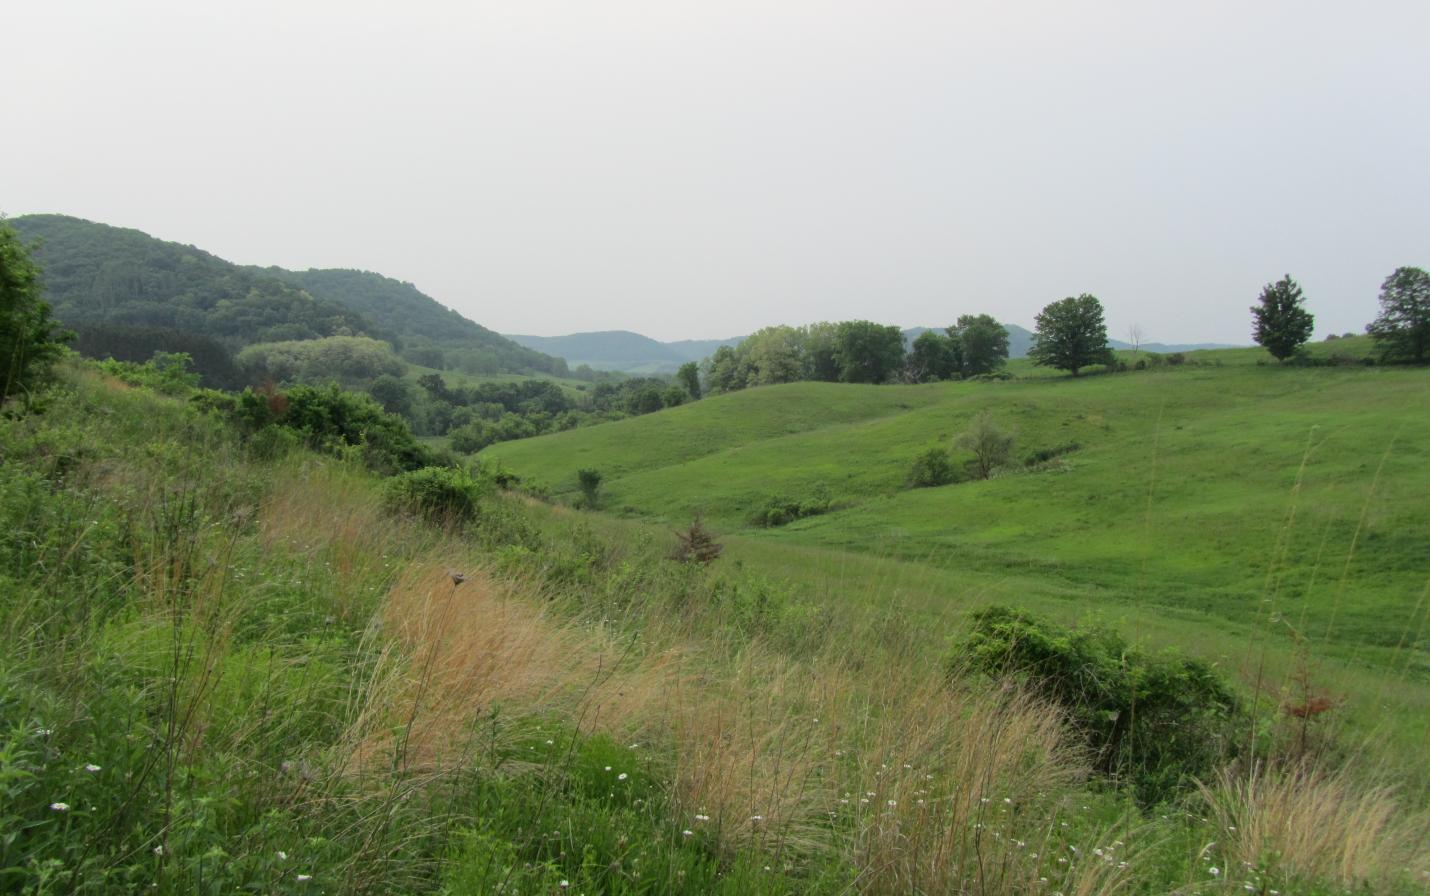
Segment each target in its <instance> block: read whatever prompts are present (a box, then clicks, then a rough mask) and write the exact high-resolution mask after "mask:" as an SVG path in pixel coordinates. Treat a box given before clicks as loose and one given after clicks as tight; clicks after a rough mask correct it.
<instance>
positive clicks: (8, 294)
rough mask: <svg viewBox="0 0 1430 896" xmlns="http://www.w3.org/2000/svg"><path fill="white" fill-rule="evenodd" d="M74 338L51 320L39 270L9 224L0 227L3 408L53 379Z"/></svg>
mask: <svg viewBox="0 0 1430 896" xmlns="http://www.w3.org/2000/svg"><path fill="white" fill-rule="evenodd" d="M68 338H69V334H68V333H66V332H64V331H63V330H61V329H60V328H59V326H58V325H57V324H56V323H55V322H54V321H53V320H52V319H51V318H50V306H49V303H48V302H46V301H45V300H44V298H43V297H42V290H41V287H40V269H39V267H38V266H37V265H36V264H35V263H34V261H32V260H31V258H30V251H29V249H28V248H27V247H26V246H25V244H24V243H22V242H20V236H19V234H17V233H16V232H15V230H14V228H12V227H11V226H10V225H9V224H7V223H6V222H4V221H0V405H3V404H4V403H5V402H6V401H8V400H9V399H10V398H12V397H15V396H28V395H29V394H30V393H31V391H32V390H33V389H34V388H35V386H36V385H38V384H39V383H40V382H42V381H43V380H44V379H45V377H46V376H47V375H48V374H49V370H50V365H51V364H53V363H54V361H55V359H56V358H58V357H59V356H60V354H61V353H62V352H63V351H64V342H65V341H66V340H67V339H68Z"/></svg>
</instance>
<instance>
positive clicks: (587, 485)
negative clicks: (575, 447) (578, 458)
mask: <svg viewBox="0 0 1430 896" xmlns="http://www.w3.org/2000/svg"><path fill="white" fill-rule="evenodd" d="M604 478H605V477H603V476H602V475H601V471H600V470H590V469H587V470H577V471H576V485H577V486H578V487H580V489H581V497H582V499H583V500H584V501H585V502H586V506H587V507H589V508H591V509H592V510H594V509H595V508H596V502H597V501H599V500H600V498H601V480H602V479H604Z"/></svg>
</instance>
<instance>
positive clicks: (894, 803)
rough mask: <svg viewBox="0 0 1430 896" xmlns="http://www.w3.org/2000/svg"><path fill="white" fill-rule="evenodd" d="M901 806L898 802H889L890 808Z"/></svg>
mask: <svg viewBox="0 0 1430 896" xmlns="http://www.w3.org/2000/svg"><path fill="white" fill-rule="evenodd" d="M898 804H899V801H898V800H889V808H890V809H892V808H894V807H895V806H897V805H898Z"/></svg>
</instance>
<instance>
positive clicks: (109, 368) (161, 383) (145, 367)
mask: <svg viewBox="0 0 1430 896" xmlns="http://www.w3.org/2000/svg"><path fill="white" fill-rule="evenodd" d="M192 367H193V361H192V359H191V358H190V357H189V356H188V355H186V354H184V353H183V352H155V353H154V357H153V358H151V359H150V360H149V361H147V362H146V363H144V364H135V363H134V362H133V361H115V360H112V359H111V360H108V361H101V362H99V369H100V370H103V371H104V372H105V373H107V374H109V375H110V376H112V377H114V378H116V379H118V380H120V381H121V382H124V383H128V384H129V385H131V386H147V387H148V388H150V389H153V390H154V391H155V392H161V393H163V394H165V395H186V394H188V393H189V392H192V391H193V390H194V389H196V388H198V385H199V375H198V374H197V373H195V372H193V371H192V369H191V368H192Z"/></svg>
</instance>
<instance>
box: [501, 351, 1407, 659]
mask: <svg viewBox="0 0 1430 896" xmlns="http://www.w3.org/2000/svg"><path fill="white" fill-rule="evenodd" d="M985 410H986V411H989V412H990V413H992V414H993V415H994V417H995V418H996V419H997V420H998V421H999V422H1001V423H1002V424H1004V425H1005V426H1009V427H1012V428H1015V429H1016V431H1017V443H1016V446H1015V459H1016V460H1019V461H1021V460H1022V459H1023V458H1025V457H1026V456H1027V455H1029V454H1030V453H1032V452H1035V451H1039V450H1045V449H1064V448H1067V447H1068V446H1071V445H1076V446H1078V447H1077V448H1076V449H1075V450H1071V451H1069V452H1068V453H1066V454H1064V455H1063V456H1062V457H1060V458H1058V459H1057V460H1055V461H1053V462H1052V463H1050V464H1049V465H1047V466H1046V467H1045V468H1044V469H1041V470H1038V471H1028V470H1018V471H1010V472H1009V474H1007V475H1001V476H999V477H997V478H995V479H993V480H991V481H987V482H982V481H969V482H961V483H956V484H952V485H947V486H943V487H939V488H931V489H910V488H907V487H906V485H905V478H906V476H907V473H908V470H909V466H910V464H911V462H912V460H913V458H914V456H915V455H916V454H918V453H919V452H921V451H922V450H924V449H926V448H928V447H930V446H934V445H948V444H950V442H951V440H952V438H953V436H954V435H955V434H957V433H958V432H959V431H961V430H962V429H964V428H965V427H966V426H967V425H968V422H969V421H970V420H971V419H972V417H973V416H974V415H975V414H977V413H978V412H980V411H985ZM1426 444H1430V375H1427V373H1426V372H1425V371H1423V370H1410V369H1390V368H1360V367H1352V368H1334V369H1327V368H1312V369H1283V368H1278V367H1257V366H1255V365H1254V364H1249V365H1244V366H1228V367H1223V368H1213V367H1182V368H1167V369H1163V370H1161V371H1154V372H1142V373H1128V374H1122V375H1116V376H1097V377H1086V378H1081V379H1078V380H1071V379H1065V378H1064V379H1048V380H1027V381H1019V380H1014V381H1010V382H1002V383H951V384H938V385H930V386H920V387H850V386H843V385H837V384H823V383H801V384H793V385H788V386H776V387H769V388H762V389H752V390H746V391H744V392H739V393H734V394H730V395H726V396H719V397H716V398H712V399H707V400H705V401H702V402H698V403H696V404H694V405H690V406H686V407H682V408H677V409H675V410H672V411H666V412H662V413H660V414H656V415H652V416H650V417H646V418H641V419H636V420H629V421H623V422H622V423H620V424H615V425H611V426H605V427H599V428H596V429H590V430H580V431H573V432H568V433H560V434H557V435H552V436H546V437H542V438H539V439H532V440H527V441H522V442H516V443H509V444H503V445H498V446H494V447H493V448H491V449H488V452H489V453H490V454H491V455H492V456H493V457H496V458H500V459H501V461H502V462H503V463H504V464H506V465H507V466H509V467H510V468H511V469H513V470H514V471H515V472H517V473H519V474H523V475H527V476H530V477H533V478H535V479H536V480H538V481H542V482H545V483H548V484H549V485H550V486H551V488H552V491H553V492H554V493H555V494H556V495H558V496H560V495H564V494H568V493H571V492H574V490H575V481H574V480H575V476H574V471H575V470H576V469H577V468H580V467H591V468H596V469H598V470H601V471H602V472H603V473H604V474H605V475H606V477H607V478H606V484H605V496H604V502H605V506H606V507H607V508H610V509H614V510H618V511H621V512H624V513H627V514H632V515H635V516H639V517H645V518H650V519H658V520H663V521H666V522H668V523H674V522H678V521H681V520H685V519H688V518H689V516H690V515H691V514H692V513H693V512H695V511H696V510H701V511H703V512H705V513H706V514H707V515H708V516H709V517H711V518H712V519H713V520H714V521H715V522H717V523H718V524H719V525H720V526H721V527H723V528H725V529H726V530H731V529H737V528H742V527H745V526H746V525H747V520H748V519H749V518H750V515H751V514H752V513H753V512H754V511H755V510H756V509H757V508H759V507H760V506H762V504H763V503H764V502H765V501H766V500H767V499H768V498H769V497H771V496H772V495H782V496H786V497H792V498H796V499H799V498H804V497H809V496H812V495H815V494H817V493H820V492H824V493H827V494H828V495H829V496H830V497H831V498H832V499H833V502H834V505H835V506H834V509H833V511H832V512H830V513H828V514H825V515H821V516H815V517H811V518H807V519H804V520H801V521H799V522H795V523H793V524H791V525H789V526H787V527H784V528H780V529H774V530H768V531H758V532H754V531H752V533H751V534H752V535H753V536H755V537H757V538H758V539H760V540H769V541H773V542H779V543H789V544H799V545H810V546H823V547H827V548H837V549H840V550H846V551H853V552H859V553H868V554H873V555H876V556H880V557H889V558H898V559H902V560H906V561H914V562H917V563H919V564H922V565H927V566H931V567H935V568H939V569H943V570H950V571H957V572H959V573H961V574H966V575H968V576H970V577H974V578H976V580H977V581H979V582H983V583H987V586H988V587H990V588H993V589H994V590H996V591H997V592H998V593H999V594H1012V593H1016V592H1018V591H1019V590H1023V591H1026V592H1028V593H1036V594H1042V595H1047V596H1054V597H1058V598H1061V599H1063V600H1066V601H1072V602H1076V603H1077V604H1079V605H1085V606H1127V607H1135V608H1142V609H1144V610H1151V611H1155V610H1156V609H1157V608H1167V609H1170V610H1175V611H1177V612H1179V613H1188V612H1190V613H1195V614H1202V615H1205V616H1208V617H1214V618H1218V619H1223V620H1227V621H1231V622H1236V623H1241V624H1244V623H1248V622H1250V621H1252V620H1254V619H1256V618H1258V617H1259V616H1261V615H1263V614H1264V613H1265V612H1266V611H1267V605H1266V604H1264V603H1263V599H1264V598H1267V597H1268V596H1269V595H1274V596H1275V600H1276V601H1277V608H1278V610H1277V611H1278V612H1279V613H1281V614H1282V617H1283V618H1284V619H1285V621H1286V622H1287V623H1288V624H1290V625H1294V626H1295V627H1296V628H1297V630H1299V631H1301V632H1303V633H1304V634H1305V635H1306V636H1308V637H1314V638H1315V639H1317V640H1318V641H1321V640H1324V641H1327V642H1328V643H1331V644H1336V645H1341V646H1343V647H1346V648H1347V649H1349V650H1352V651H1353V652H1354V651H1361V652H1363V653H1364V655H1365V657H1366V658H1367V659H1369V658H1371V657H1377V658H1379V659H1380V660H1382V661H1384V662H1393V661H1396V660H1395V657H1396V656H1397V655H1399V656H1400V658H1401V660H1403V659H1404V655H1403V653H1402V654H1397V650H1398V648H1401V647H1403V646H1404V645H1405V644H1406V643H1408V642H1411V641H1414V640H1415V638H1416V637H1418V636H1419V633H1418V632H1417V630H1416V625H1417V624H1418V623H1417V616H1416V612H1417V611H1416V609H1415V608H1416V601H1417V598H1418V596H1419V595H1420V594H1421V592H1422V590H1423V589H1424V587H1425V583H1426V579H1425V576H1426V573H1427V568H1426V565H1425V563H1424V560H1423V552H1422V551H1421V550H1419V549H1418V548H1417V547H1416V546H1417V545H1423V544H1426V543H1430V513H1427V512H1426V508H1425V505H1424V496H1425V495H1426V494H1430V466H1427V464H1426V453H1425V451H1426V449H1425V445H1426ZM956 459H958V460H962V459H963V456H956ZM1303 463H1304V467H1303ZM1018 466H1021V464H1018ZM1411 656H1413V658H1414V659H1413V662H1411V665H1410V666H1409V668H1411V669H1414V670H1415V672H1414V674H1415V675H1416V676H1419V677H1424V676H1426V675H1427V674H1430V666H1427V664H1426V658H1425V655H1424V653H1423V645H1416V647H1415V649H1414V650H1413V651H1412V653H1411Z"/></svg>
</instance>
